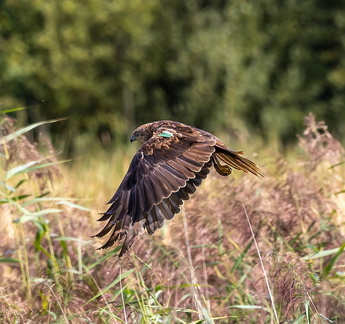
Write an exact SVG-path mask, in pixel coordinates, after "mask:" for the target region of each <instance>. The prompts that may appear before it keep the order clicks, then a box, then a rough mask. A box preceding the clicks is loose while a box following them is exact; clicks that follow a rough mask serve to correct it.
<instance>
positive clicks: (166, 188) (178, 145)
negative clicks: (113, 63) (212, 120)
mask: <svg viewBox="0 0 345 324" xmlns="http://www.w3.org/2000/svg"><path fill="white" fill-rule="evenodd" d="M135 140H138V141H140V142H141V143H142V144H141V146H140V147H139V149H138V151H137V153H136V154H135V155H134V157H133V160H132V162H131V164H130V166H129V169H128V171H127V174H126V175H125V177H124V179H123V180H122V182H121V184H120V186H119V188H118V189H117V191H116V193H115V194H114V196H113V198H111V199H110V201H109V202H108V204H111V206H110V207H109V209H108V210H107V211H106V212H105V213H104V214H103V216H102V217H101V218H100V219H99V221H108V222H107V224H106V225H105V227H104V228H103V229H102V230H101V231H100V232H99V233H98V234H96V235H94V236H96V237H102V236H104V235H106V234H108V233H109V232H110V231H112V232H111V234H110V236H109V239H108V240H107V242H106V243H105V244H104V245H103V246H102V247H100V249H105V248H108V247H110V246H112V245H113V244H114V243H115V242H116V241H118V240H120V241H123V245H122V249H121V252H120V255H119V257H121V256H122V255H123V254H124V253H125V252H126V251H127V250H128V249H129V248H130V247H131V246H132V244H133V242H134V240H135V239H136V237H137V236H138V235H139V234H140V233H142V232H144V230H145V229H146V230H147V232H148V233H149V234H150V235H151V234H153V233H154V232H155V231H156V230H157V229H158V228H161V227H162V226H163V224H164V222H165V220H170V219H172V218H173V217H174V215H175V214H178V213H179V212H180V210H181V206H182V204H183V202H184V201H185V200H188V199H189V197H190V195H191V194H193V193H194V192H195V191H196V187H197V186H199V185H200V184H201V182H202V180H204V179H205V178H206V176H207V174H208V173H209V172H210V168H211V167H212V166H213V167H214V168H215V169H216V171H217V172H218V173H219V174H220V175H222V176H228V175H229V174H230V173H231V168H234V169H237V170H242V171H244V172H250V173H252V174H254V175H256V176H258V177H260V176H261V177H263V174H262V172H261V171H260V169H259V168H258V167H257V165H256V164H255V163H253V162H252V161H250V160H248V159H246V158H244V157H242V156H241V155H242V154H243V152H235V151H233V150H231V149H230V148H228V147H227V146H226V145H225V144H224V143H223V142H222V141H221V140H220V139H218V138H217V137H216V136H214V135H212V134H210V133H208V132H206V131H204V130H201V129H198V128H195V127H192V126H188V125H185V124H182V123H179V122H176V121H170V120H162V121H155V122H152V123H148V124H144V125H142V126H139V127H138V128H137V129H136V130H134V132H133V134H132V137H131V138H130V141H131V142H133V141H135Z"/></svg>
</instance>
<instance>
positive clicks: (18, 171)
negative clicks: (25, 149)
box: [5, 160, 69, 180]
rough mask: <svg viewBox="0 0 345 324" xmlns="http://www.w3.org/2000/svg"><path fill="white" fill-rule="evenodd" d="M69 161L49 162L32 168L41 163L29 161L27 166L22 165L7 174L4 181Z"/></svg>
mask: <svg viewBox="0 0 345 324" xmlns="http://www.w3.org/2000/svg"><path fill="white" fill-rule="evenodd" d="M68 161H69V160H64V161H56V162H49V163H43V164H38V165H35V166H33V165H34V164H36V163H38V162H41V161H31V162H29V163H27V164H24V165H20V166H18V167H16V168H14V169H12V170H10V171H8V172H7V174H6V177H5V180H8V179H10V178H12V177H13V176H15V175H17V174H22V173H28V172H31V171H35V170H38V169H42V168H46V167H49V166H52V165H57V164H61V163H65V162H68Z"/></svg>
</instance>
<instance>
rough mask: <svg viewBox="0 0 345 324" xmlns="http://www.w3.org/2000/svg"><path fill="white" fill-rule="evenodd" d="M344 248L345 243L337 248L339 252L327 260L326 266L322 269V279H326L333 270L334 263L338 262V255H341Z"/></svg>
mask: <svg viewBox="0 0 345 324" xmlns="http://www.w3.org/2000/svg"><path fill="white" fill-rule="evenodd" d="M344 248H345V243H343V245H342V246H341V247H340V248H339V251H338V252H337V253H336V254H335V255H334V256H333V257H332V258H331V259H330V260H329V262H328V263H327V265H326V266H325V267H324V269H323V273H322V274H323V277H327V276H328V275H329V273H330V272H331V270H332V269H333V267H334V265H335V263H336V262H337V261H338V259H339V257H340V255H341V254H342V253H343V251H344Z"/></svg>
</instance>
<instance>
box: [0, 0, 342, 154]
mask: <svg viewBox="0 0 345 324" xmlns="http://www.w3.org/2000/svg"><path fill="white" fill-rule="evenodd" d="M344 9H345V3H344V2H343V1H340V0H330V1H327V2H325V1H320V0H305V1H302V2H301V1H297V0H289V1H284V2H282V1H275V0H260V1H243V0H232V1H225V0H223V1H220V0H218V1H201V0H200V1H196V0H190V1H182V0H167V1H158V0H146V1H139V0H133V1H127V0H116V1H107V0H84V1H72V0H59V1H43V0H31V1H25V0H23V1H20V2H18V1H13V0H7V1H0V26H1V27H0V28H1V35H0V71H1V73H0V105H1V108H2V109H5V108H8V107H16V106H21V105H23V106H26V107H28V108H29V109H26V110H25V111H24V112H23V111H21V112H18V115H17V118H19V119H20V120H21V121H22V123H23V124H24V123H26V122H27V121H29V122H36V121H39V120H43V119H48V118H58V117H68V120H67V121H66V122H65V123H64V124H63V126H61V124H59V125H58V126H56V124H55V125H53V126H52V129H51V130H52V132H53V136H54V137H55V140H56V141H57V140H58V139H62V140H63V141H62V142H63V143H68V145H67V147H66V150H65V151H66V152H67V153H68V152H69V153H72V152H74V150H75V149H76V148H79V149H80V148H83V147H85V146H86V145H88V144H89V143H91V142H93V141H94V139H95V138H98V139H100V140H101V142H102V143H103V144H107V143H109V142H114V143H117V144H118V143H121V142H122V141H123V140H124V139H126V140H127V135H128V133H130V132H131V130H132V129H133V128H134V127H135V126H136V125H138V124H141V123H144V122H148V121H152V120H156V119H175V120H179V121H182V122H185V123H190V124H193V125H195V126H198V127H201V128H205V129H207V130H209V131H218V132H220V131H223V132H228V133H231V132H233V131H243V129H244V126H245V127H248V128H249V129H250V131H251V132H252V133H254V134H260V135H262V136H263V137H264V138H265V139H266V140H269V141H270V142H272V141H278V142H279V141H283V142H284V143H287V142H289V141H291V140H293V139H295V134H296V133H298V132H299V131H301V129H302V127H303V126H302V120H303V116H305V115H306V114H307V113H308V112H309V111H312V112H314V113H315V114H316V116H317V117H318V118H320V119H323V120H325V121H326V123H327V124H328V125H329V126H330V128H331V130H332V131H333V133H335V134H336V135H342V136H344V135H345V129H344V125H345V124H344V119H345V112H344V111H345V110H344V107H343V106H344V104H343V103H344V100H345V98H344V97H345V56H344V44H345V10H344ZM62 127H63V132H61V128H62Z"/></svg>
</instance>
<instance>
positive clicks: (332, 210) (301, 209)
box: [0, 116, 345, 323]
mask: <svg viewBox="0 0 345 324" xmlns="http://www.w3.org/2000/svg"><path fill="white" fill-rule="evenodd" d="M42 123H43V122H42ZM42 123H41V124H42ZM37 126H39V124H35V125H30V126H28V127H25V128H23V129H16V128H15V124H14V121H13V120H11V119H9V118H7V117H5V116H4V117H2V121H1V126H0V127H1V134H2V137H1V143H0V145H1V147H0V161H1V163H0V165H1V167H0V195H1V196H0V230H1V234H2V238H1V240H0V282H1V285H0V322H4V323H85V322H86V323H277V322H278V321H279V322H281V323H283V322H290V323H332V322H333V323H342V322H344V321H345V305H344V301H345V300H344V297H343V296H344V295H345V294H344V293H345V285H344V284H345V276H344V253H343V250H344V247H345V244H344V242H345V240H344V237H345V226H344V219H345V218H344V217H345V215H344V211H345V203H344V201H345V199H344V194H345V165H344V149H343V147H342V146H341V144H340V143H339V142H338V141H336V140H335V139H334V138H333V137H332V136H331V134H330V133H329V132H328V130H327V127H326V126H325V125H324V124H323V123H317V122H316V121H315V119H314V117H313V116H308V117H307V118H306V130H305V132H304V134H302V135H301V136H300V138H299V147H296V149H295V150H294V154H293V155H290V156H289V159H287V158H285V157H284V156H281V155H278V153H275V152H272V151H270V149H269V148H265V149H263V150H262V151H261V152H260V154H258V156H260V158H261V163H260V164H261V167H262V169H263V170H264V173H265V175H266V178H265V179H264V180H262V179H256V178H254V177H251V176H248V175H241V174H239V173H234V176H232V177H231V178H224V177H220V176H218V175H217V174H215V173H211V175H210V176H209V177H208V178H207V179H206V180H205V182H204V184H203V185H202V186H201V187H200V188H199V190H198V191H197V193H196V194H195V195H194V196H193V198H192V199H191V200H190V201H189V202H187V203H186V204H185V207H184V209H183V212H182V213H181V214H180V215H178V216H176V217H175V218H174V220H172V221H171V222H169V224H167V226H165V227H164V228H163V229H162V230H160V231H159V232H157V233H156V234H155V235H153V236H149V235H147V234H144V235H142V236H141V237H140V238H139V240H138V241H137V244H135V245H134V248H133V250H132V251H131V253H129V254H128V255H126V256H125V257H124V258H122V259H118V258H117V256H116V254H117V253H118V251H119V247H118V246H115V247H114V248H113V249H108V250H106V251H96V248H97V247H99V246H100V245H101V242H99V241H97V240H93V239H90V236H91V235H92V234H94V233H95V232H97V230H98V228H99V225H98V224H97V222H96V219H97V218H98V216H99V215H98V213H99V212H102V211H104V204H105V203H106V201H107V200H108V199H109V198H110V197H111V195H112V194H113V191H114V190H115V189H116V187H117V185H118V184H119V182H120V180H121V177H122V176H123V174H124V172H125V171H126V168H127V166H128V164H129V161H130V157H131V155H132V153H133V152H125V151H120V150H119V151H116V152H113V153H109V154H107V153H105V152H104V153H102V154H97V156H93V157H92V158H91V159H87V160H86V161H85V160H84V159H83V158H79V159H77V160H76V161H73V162H68V163H67V164H66V163H61V162H62V161H60V160H59V159H58V158H57V157H56V154H55V152H54V150H53V148H52V147H51V145H50V144H49V142H47V141H42V143H41V145H34V144H32V143H30V142H29V141H28V140H27V139H26V138H25V137H24V134H25V132H27V131H30V129H32V128H34V127H37ZM131 149H132V148H131ZM251 149H253V148H250V147H249V148H248V149H246V151H248V152H250V151H251ZM255 160H258V158H257V157H256V158H255ZM259 162H260V161H259ZM243 206H245V210H244V208H243ZM245 211H246V212H247V214H248V218H249V220H250V224H251V227H252V231H251V229H250V226H249V225H248V222H247V220H246V214H245ZM255 241H256V244H257V245H256V244H254V242H255ZM259 256H261V260H262V263H260V261H259V260H260V257H259ZM268 287H269V289H270V290H271V295H272V296H271V298H270V297H269V294H268ZM272 300H273V301H274V302H273V303H272ZM275 314H276V315H275Z"/></svg>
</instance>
